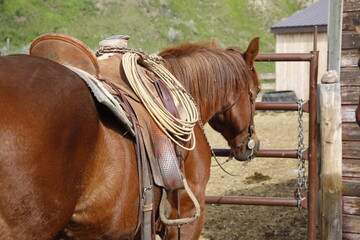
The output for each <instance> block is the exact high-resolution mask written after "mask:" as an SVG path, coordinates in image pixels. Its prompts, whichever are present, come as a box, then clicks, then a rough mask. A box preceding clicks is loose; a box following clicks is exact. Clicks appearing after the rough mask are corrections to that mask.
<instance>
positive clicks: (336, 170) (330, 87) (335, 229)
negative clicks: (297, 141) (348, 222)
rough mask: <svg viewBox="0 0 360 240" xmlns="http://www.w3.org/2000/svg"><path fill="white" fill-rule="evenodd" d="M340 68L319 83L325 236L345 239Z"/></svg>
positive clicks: (322, 236)
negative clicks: (343, 224) (338, 72)
mask: <svg viewBox="0 0 360 240" xmlns="http://www.w3.org/2000/svg"><path fill="white" fill-rule="evenodd" d="M338 80H339V77H338V75H337V73H336V71H329V72H327V73H326V74H325V75H324V77H323V78H322V80H321V82H322V84H320V85H319V106H320V138H321V174H320V187H321V207H320V208H321V210H320V211H321V239H322V240H339V239H342V141H341V132H342V130H341V95H340V83H339V81H338Z"/></svg>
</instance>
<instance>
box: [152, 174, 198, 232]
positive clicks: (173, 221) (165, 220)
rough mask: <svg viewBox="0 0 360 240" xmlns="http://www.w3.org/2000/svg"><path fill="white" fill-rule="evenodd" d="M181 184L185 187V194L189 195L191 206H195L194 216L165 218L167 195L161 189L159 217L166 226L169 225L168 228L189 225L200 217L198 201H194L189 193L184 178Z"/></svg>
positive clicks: (190, 192)
mask: <svg viewBox="0 0 360 240" xmlns="http://www.w3.org/2000/svg"><path fill="white" fill-rule="evenodd" d="M183 183H184V187H185V190H186V192H187V194H188V195H189V197H190V199H191V201H192V202H193V204H194V206H195V214H194V216H192V217H188V218H179V219H168V218H167V217H166V216H165V211H166V209H165V204H166V203H168V200H167V193H166V190H165V188H163V191H162V197H161V200H160V207H159V215H160V220H161V221H162V222H163V223H164V224H166V225H170V226H174V225H183V224H187V223H191V222H193V221H195V220H196V219H198V218H199V217H200V204H199V202H198V200H197V199H196V197H195V195H194V194H193V192H192V191H191V189H190V187H189V185H188V184H187V181H186V179H185V178H184V179H183Z"/></svg>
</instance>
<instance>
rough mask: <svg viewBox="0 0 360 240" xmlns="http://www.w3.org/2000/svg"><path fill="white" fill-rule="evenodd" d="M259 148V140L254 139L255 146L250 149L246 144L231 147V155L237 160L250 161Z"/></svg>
mask: <svg viewBox="0 0 360 240" xmlns="http://www.w3.org/2000/svg"><path fill="white" fill-rule="evenodd" d="M244 148H245V149H244ZM259 149H260V141H259V140H258V139H255V146H254V147H253V148H252V149H250V148H248V147H247V146H243V148H239V147H236V148H232V150H233V151H232V156H233V157H234V158H235V159H236V160H238V161H250V160H252V159H254V158H255V155H256V153H257V152H258V151H259Z"/></svg>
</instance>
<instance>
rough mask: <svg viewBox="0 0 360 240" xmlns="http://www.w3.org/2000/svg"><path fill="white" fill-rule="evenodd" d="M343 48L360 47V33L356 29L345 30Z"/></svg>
mask: <svg viewBox="0 0 360 240" xmlns="http://www.w3.org/2000/svg"><path fill="white" fill-rule="evenodd" d="M341 48H342V49H349V48H354V49H358V48H360V34H359V33H358V32H356V31H349V32H343V34H342V45H341Z"/></svg>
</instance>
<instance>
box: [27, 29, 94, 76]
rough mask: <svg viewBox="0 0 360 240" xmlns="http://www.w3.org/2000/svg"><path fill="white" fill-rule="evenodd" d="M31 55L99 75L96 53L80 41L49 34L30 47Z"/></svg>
mask: <svg viewBox="0 0 360 240" xmlns="http://www.w3.org/2000/svg"><path fill="white" fill-rule="evenodd" d="M29 51H30V55H32V56H38V57H43V58H47V59H50V60H53V61H55V62H58V63H60V64H63V65H69V66H73V67H76V68H79V69H81V70H84V71H86V72H88V73H90V74H92V75H95V76H98V75H99V72H100V70H99V66H98V61H97V59H96V56H95V54H94V52H93V51H92V50H91V49H90V48H89V47H88V46H86V45H85V44H84V43H83V42H81V41H80V40H78V39H76V38H74V37H71V36H68V35H65V34H59V33H47V34H44V35H41V36H39V37H37V38H36V39H35V40H34V41H33V42H32V43H31V45H30V50H29Z"/></svg>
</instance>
